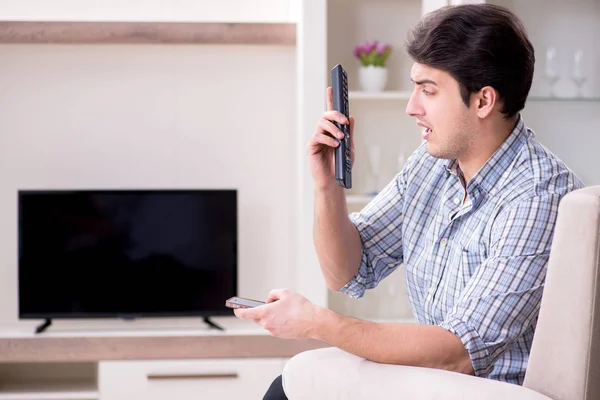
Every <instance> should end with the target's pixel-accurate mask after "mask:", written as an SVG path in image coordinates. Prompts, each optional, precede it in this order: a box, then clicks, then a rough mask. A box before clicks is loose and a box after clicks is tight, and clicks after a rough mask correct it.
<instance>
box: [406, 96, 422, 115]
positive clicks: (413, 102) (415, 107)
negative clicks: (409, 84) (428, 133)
mask: <svg viewBox="0 0 600 400" xmlns="http://www.w3.org/2000/svg"><path fill="white" fill-rule="evenodd" d="M406 114H407V115H410V116H411V117H416V116H423V115H425V110H424V109H423V107H422V106H421V103H420V102H419V96H418V95H417V94H416V92H413V93H412V94H411V95H410V98H409V99H408V104H407V105H406Z"/></svg>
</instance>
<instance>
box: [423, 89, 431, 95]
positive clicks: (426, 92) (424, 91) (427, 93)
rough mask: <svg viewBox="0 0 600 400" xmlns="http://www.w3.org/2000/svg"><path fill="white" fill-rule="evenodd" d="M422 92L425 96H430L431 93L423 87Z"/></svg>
mask: <svg viewBox="0 0 600 400" xmlns="http://www.w3.org/2000/svg"><path fill="white" fill-rule="evenodd" d="M423 94H424V95H425V96H431V95H433V93H432V92H430V91H427V90H425V89H423Z"/></svg>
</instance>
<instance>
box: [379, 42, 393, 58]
mask: <svg viewBox="0 0 600 400" xmlns="http://www.w3.org/2000/svg"><path fill="white" fill-rule="evenodd" d="M376 47H377V54H378V55H380V56H381V55H383V53H385V52H386V51H387V50H391V49H392V46H390V45H389V44H384V43H377V46H376Z"/></svg>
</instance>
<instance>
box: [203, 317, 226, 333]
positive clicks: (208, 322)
mask: <svg viewBox="0 0 600 400" xmlns="http://www.w3.org/2000/svg"><path fill="white" fill-rule="evenodd" d="M204 322H206V323H207V324H208V325H209V326H210V327H211V328H215V329H218V330H220V331H224V330H225V329H224V328H223V327H222V326H219V325H217V324H215V323H214V322H212V321H211V320H210V317H204Z"/></svg>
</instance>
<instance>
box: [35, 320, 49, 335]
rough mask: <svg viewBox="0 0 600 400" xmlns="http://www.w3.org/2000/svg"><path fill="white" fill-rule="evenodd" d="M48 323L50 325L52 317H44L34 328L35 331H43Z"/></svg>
mask: <svg viewBox="0 0 600 400" xmlns="http://www.w3.org/2000/svg"><path fill="white" fill-rule="evenodd" d="M50 325H52V319H50V318H46V319H45V320H44V322H42V323H41V324H40V325H38V327H37V328H35V333H36V334H38V333H42V332H44V331H45V330H46V329H47V328H48V327H49V326H50Z"/></svg>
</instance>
